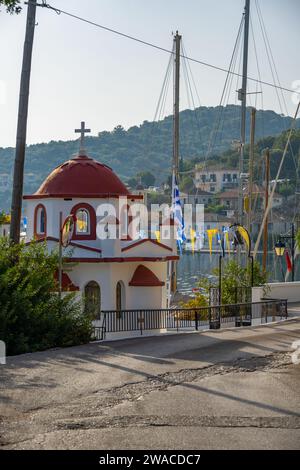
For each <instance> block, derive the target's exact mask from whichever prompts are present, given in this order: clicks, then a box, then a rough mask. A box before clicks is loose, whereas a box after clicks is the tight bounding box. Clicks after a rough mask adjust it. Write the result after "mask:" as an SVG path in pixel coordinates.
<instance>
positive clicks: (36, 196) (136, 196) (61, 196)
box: [23, 193, 143, 200]
mask: <svg viewBox="0 0 300 470" xmlns="http://www.w3.org/2000/svg"><path fill="white" fill-rule="evenodd" d="M120 197H121V198H124V197H126V198H127V199H130V200H135V199H143V196H141V195H140V194H114V193H106V194H88V195H87V194H28V195H25V196H23V199H51V198H55V199H56V198H58V199H64V198H82V199H109V198H111V199H119V198H120Z"/></svg>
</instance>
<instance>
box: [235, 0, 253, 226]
mask: <svg viewBox="0 0 300 470" xmlns="http://www.w3.org/2000/svg"><path fill="white" fill-rule="evenodd" d="M249 19H250V0H246V3H245V10H244V50H243V80H242V88H241V89H240V90H239V100H240V101H241V152H240V163H239V173H240V189H239V213H238V215H239V222H240V223H242V218H243V178H242V175H243V173H244V150H245V141H246V104H247V72H248V44H249Z"/></svg>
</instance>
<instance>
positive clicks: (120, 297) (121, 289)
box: [116, 281, 125, 318]
mask: <svg viewBox="0 0 300 470" xmlns="http://www.w3.org/2000/svg"><path fill="white" fill-rule="evenodd" d="M124 309H125V286H124V284H123V282H122V281H119V282H117V286H116V310H117V312H118V313H117V318H121V311H122V310H124Z"/></svg>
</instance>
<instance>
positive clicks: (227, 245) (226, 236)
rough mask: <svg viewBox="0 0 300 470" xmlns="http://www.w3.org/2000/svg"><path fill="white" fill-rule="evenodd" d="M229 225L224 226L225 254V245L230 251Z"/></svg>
mask: <svg viewBox="0 0 300 470" xmlns="http://www.w3.org/2000/svg"><path fill="white" fill-rule="evenodd" d="M229 232H230V228H229V227H223V244H224V251H223V252H224V254H225V247H227V251H228V252H229V253H230V240H229Z"/></svg>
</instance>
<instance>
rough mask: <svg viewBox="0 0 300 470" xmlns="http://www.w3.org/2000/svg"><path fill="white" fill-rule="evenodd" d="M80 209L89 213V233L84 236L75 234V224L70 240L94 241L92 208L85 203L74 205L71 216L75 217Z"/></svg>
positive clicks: (94, 219) (94, 216) (94, 222)
mask: <svg viewBox="0 0 300 470" xmlns="http://www.w3.org/2000/svg"><path fill="white" fill-rule="evenodd" d="M80 209H86V210H87V211H88V213H89V216H90V217H89V218H90V233H88V234H86V233H83V234H80V233H76V224H75V229H74V233H73V236H72V240H96V213H95V210H94V208H93V207H92V206H91V205H90V204H88V203H86V202H80V203H79V204H76V205H75V206H74V207H73V208H72V210H71V214H74V215H76V213H77V211H78V210H80Z"/></svg>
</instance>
